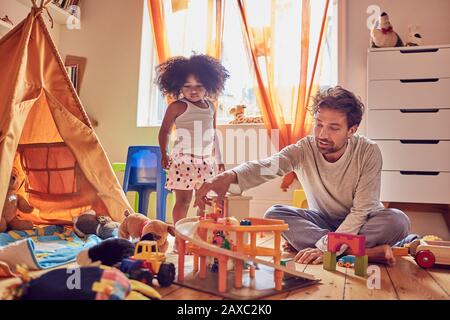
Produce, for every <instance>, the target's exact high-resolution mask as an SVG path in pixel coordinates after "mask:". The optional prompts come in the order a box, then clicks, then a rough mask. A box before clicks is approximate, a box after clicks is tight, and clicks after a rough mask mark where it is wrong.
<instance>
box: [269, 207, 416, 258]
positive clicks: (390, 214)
mask: <svg viewBox="0 0 450 320" xmlns="http://www.w3.org/2000/svg"><path fill="white" fill-rule="evenodd" d="M264 217H265V218H271V219H281V220H284V221H285V223H287V224H288V225H289V230H288V231H285V232H284V233H283V237H284V238H285V239H286V240H287V241H288V242H289V243H290V244H291V245H292V246H293V247H294V248H295V249H296V250H302V249H304V248H315V244H316V242H317V241H318V240H319V239H320V238H322V237H323V236H324V235H326V234H327V233H328V232H333V231H335V230H336V229H337V228H338V227H339V225H340V224H341V223H342V222H343V221H344V219H343V218H342V219H335V218H332V217H330V216H329V215H328V214H325V213H321V212H317V211H314V210H307V209H300V208H296V207H291V206H286V205H274V206H272V207H271V208H269V210H267V212H266V214H265V215H264ZM410 227H411V222H410V220H409V218H408V216H407V215H406V214H404V213H403V212H402V211H400V210H398V209H384V210H380V211H375V212H371V213H370V214H369V218H368V220H367V222H366V223H365V224H364V225H363V226H362V227H361V229H360V231H359V234H360V235H364V236H365V237H366V247H367V248H372V247H375V246H378V245H382V244H388V245H390V246H393V245H394V244H396V243H397V242H398V241H400V240H402V239H404V238H405V237H406V236H407V235H408V233H409V230H410Z"/></svg>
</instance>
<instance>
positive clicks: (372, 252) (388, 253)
mask: <svg viewBox="0 0 450 320" xmlns="http://www.w3.org/2000/svg"><path fill="white" fill-rule="evenodd" d="M366 254H367V255H368V256H369V262H376V263H384V264H387V265H388V266H390V267H393V266H394V265H395V257H394V253H393V252H392V248H391V247H390V246H389V245H387V244H384V245H381V246H377V247H373V248H366Z"/></svg>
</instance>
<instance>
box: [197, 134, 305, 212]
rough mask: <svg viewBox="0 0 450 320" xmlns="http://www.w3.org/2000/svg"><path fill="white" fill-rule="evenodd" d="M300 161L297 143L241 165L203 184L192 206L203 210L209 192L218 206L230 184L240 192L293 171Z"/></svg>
mask: <svg viewBox="0 0 450 320" xmlns="http://www.w3.org/2000/svg"><path fill="white" fill-rule="evenodd" d="M302 161H303V150H302V148H301V147H300V143H299V142H298V143H297V144H293V145H289V146H287V147H286V148H284V149H283V150H281V151H280V152H278V153H276V154H274V155H273V156H271V157H269V158H266V159H262V160H255V161H249V162H246V163H243V164H241V165H239V166H237V167H235V168H233V169H231V170H227V171H225V172H223V173H221V174H219V175H217V176H216V177H214V178H213V179H212V180H211V181H209V182H205V183H203V185H202V186H201V188H200V189H199V190H198V191H197V192H196V197H195V204H194V206H198V207H199V208H200V209H204V207H205V203H208V200H207V198H206V195H207V194H208V192H209V191H211V190H212V191H214V192H216V194H217V202H218V203H219V204H220V203H221V201H222V200H223V197H224V196H225V193H226V192H227V191H228V189H229V188H230V185H231V184H232V183H233V184H235V183H237V184H238V185H239V188H240V190H241V192H242V191H245V190H248V189H251V188H253V187H256V186H258V185H260V184H262V183H264V182H266V181H269V180H271V179H274V178H276V177H279V176H283V175H285V174H287V173H289V172H291V171H294V170H295V169H297V168H298V167H299V164H300V163H301V162H302Z"/></svg>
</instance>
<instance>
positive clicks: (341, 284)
mask: <svg viewBox="0 0 450 320" xmlns="http://www.w3.org/2000/svg"><path fill="white" fill-rule="evenodd" d="M259 242H260V245H263V246H264V245H266V246H269V245H271V243H272V239H271V238H270V237H269V236H266V237H264V238H261V239H260V240H259ZM169 251H171V250H170V249H169ZM176 258H177V256H176V255H174V254H168V259H169V260H171V261H173V262H176ZM188 260H189V259H188ZM378 266H379V268H380V285H381V288H380V289H368V288H367V284H366V281H367V279H364V278H361V277H357V276H355V275H354V269H346V268H340V267H337V271H334V272H329V271H325V270H323V268H322V265H302V264H298V265H297V269H298V270H300V271H304V272H307V273H310V274H313V275H315V276H316V277H317V278H320V279H321V282H320V284H315V285H312V286H310V287H306V288H302V289H298V290H293V291H290V292H284V293H280V294H277V295H274V296H270V297H268V298H266V299H270V300H366V299H376V300H415V299H420V300H423V299H432V300H436V299H437V300H449V299H450V268H448V267H444V268H433V269H428V270H424V269H422V268H420V267H418V266H417V264H416V263H415V262H414V260H413V259H412V258H411V257H401V258H398V259H397V264H396V266H395V267H386V266H383V265H378ZM38 273H43V272H42V271H40V272H38ZM15 281H17V280H16V279H8V280H3V281H0V296H1V294H2V291H3V289H4V288H5V286H7V285H9V284H11V283H13V282H15ZM157 290H158V291H159V293H160V294H161V295H162V296H163V299H164V300H178V299H183V300H211V299H217V300H220V299H223V298H222V297H220V296H216V295H211V294H208V293H203V292H200V291H195V290H192V289H189V288H185V287H181V286H179V285H171V286H170V287H167V288H157Z"/></svg>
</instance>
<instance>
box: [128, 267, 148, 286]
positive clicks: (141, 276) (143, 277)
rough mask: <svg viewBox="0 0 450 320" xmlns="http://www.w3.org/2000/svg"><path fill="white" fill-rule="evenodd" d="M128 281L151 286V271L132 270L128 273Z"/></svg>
mask: <svg viewBox="0 0 450 320" xmlns="http://www.w3.org/2000/svg"><path fill="white" fill-rule="evenodd" d="M130 279H133V280H137V281H140V282H142V283H145V284H148V285H151V284H152V280H153V274H152V273H151V271H149V270H146V269H133V270H131V271H130Z"/></svg>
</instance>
